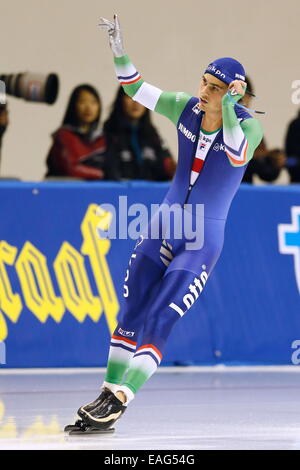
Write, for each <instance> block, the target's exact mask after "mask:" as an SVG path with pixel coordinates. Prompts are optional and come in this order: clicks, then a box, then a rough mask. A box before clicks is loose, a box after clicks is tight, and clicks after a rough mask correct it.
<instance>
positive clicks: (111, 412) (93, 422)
mask: <svg viewBox="0 0 300 470" xmlns="http://www.w3.org/2000/svg"><path fill="white" fill-rule="evenodd" d="M125 410H126V406H124V405H123V403H122V402H121V401H120V400H119V399H118V398H117V397H116V396H115V395H114V394H113V393H112V392H110V391H109V394H108V396H107V398H106V399H105V400H104V401H102V402H101V403H100V404H99V406H96V407H94V408H92V409H91V410H90V411H86V408H85V409H84V410H82V419H83V421H84V422H85V423H86V424H87V425H89V426H92V427H94V428H98V429H99V430H100V429H101V430H109V429H111V426H112V425H113V424H114V422H115V421H116V420H117V419H119V418H120V417H121V416H122V414H123V413H124V411H125Z"/></svg>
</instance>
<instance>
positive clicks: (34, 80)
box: [0, 72, 59, 105]
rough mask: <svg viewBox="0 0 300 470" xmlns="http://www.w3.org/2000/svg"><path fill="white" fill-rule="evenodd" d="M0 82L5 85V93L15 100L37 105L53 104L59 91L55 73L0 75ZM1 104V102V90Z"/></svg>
mask: <svg viewBox="0 0 300 470" xmlns="http://www.w3.org/2000/svg"><path fill="white" fill-rule="evenodd" d="M0 80H1V81H2V82H3V83H4V84H5V92H6V93H7V94H8V95H11V96H15V97H17V98H23V99H24V100H26V101H33V102H37V103H47V104H54V103H55V101H56V98H57V95H58V90H59V78H58V76H57V75H56V74H55V73H50V74H42V73H34V72H24V73H17V74H9V75H8V74H7V75H0ZM1 95H2V100H1V104H2V105H3V104H5V101H4V100H3V90H2V93H1Z"/></svg>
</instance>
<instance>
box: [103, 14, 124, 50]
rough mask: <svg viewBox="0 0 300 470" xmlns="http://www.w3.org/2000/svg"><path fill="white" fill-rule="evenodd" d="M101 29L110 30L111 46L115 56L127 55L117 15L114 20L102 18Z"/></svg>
mask: <svg viewBox="0 0 300 470" xmlns="http://www.w3.org/2000/svg"><path fill="white" fill-rule="evenodd" d="M98 26H100V28H101V29H104V30H105V31H107V32H108V36H109V43H110V47H111V49H112V51H113V54H114V56H115V57H123V56H124V55H125V51H124V45H123V37H122V32H121V27H120V23H119V19H118V17H117V15H114V21H110V20H107V19H106V18H100V23H99V25H98Z"/></svg>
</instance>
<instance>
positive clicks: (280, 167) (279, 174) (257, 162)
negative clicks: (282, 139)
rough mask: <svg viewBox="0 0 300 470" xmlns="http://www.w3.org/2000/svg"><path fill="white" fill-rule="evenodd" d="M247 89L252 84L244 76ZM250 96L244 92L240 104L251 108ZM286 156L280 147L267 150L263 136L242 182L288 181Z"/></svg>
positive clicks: (284, 182)
mask: <svg viewBox="0 0 300 470" xmlns="http://www.w3.org/2000/svg"><path fill="white" fill-rule="evenodd" d="M246 83H247V90H248V91H249V92H250V93H254V92H253V86H252V83H251V81H250V79H249V77H246ZM251 101H252V97H251V96H250V95H249V94H246V95H245V96H244V97H243V99H242V100H241V104H243V105H244V106H246V107H250V108H251ZM285 165H286V156H285V153H284V151H283V150H281V149H278V148H276V149H272V150H268V149H267V146H266V141H265V139H264V138H263V140H262V141H261V143H260V145H259V146H258V147H257V149H256V150H255V152H254V155H253V158H252V160H250V162H249V164H248V167H247V169H246V171H245V174H244V177H243V182H244V183H255V184H263V183H267V182H268V183H273V184H274V183H276V184H288V183H289V182H290V178H289V174H288V171H287V170H286V168H285Z"/></svg>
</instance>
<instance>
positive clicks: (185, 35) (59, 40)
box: [0, 0, 300, 180]
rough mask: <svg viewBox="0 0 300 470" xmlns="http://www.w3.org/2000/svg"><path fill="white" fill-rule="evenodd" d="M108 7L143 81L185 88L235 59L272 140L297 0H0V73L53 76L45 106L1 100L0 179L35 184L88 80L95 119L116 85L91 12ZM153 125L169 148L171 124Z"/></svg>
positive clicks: (288, 92)
mask: <svg viewBox="0 0 300 470" xmlns="http://www.w3.org/2000/svg"><path fill="white" fill-rule="evenodd" d="M115 12H116V13H118V14H119V17H120V21H121V24H122V27H123V34H124V40H125V46H126V51H127V53H128V55H129V56H130V57H131V60H132V61H133V63H134V64H135V65H136V67H137V68H138V70H139V71H140V72H141V73H142V75H143V78H144V79H145V80H147V81H148V82H150V83H152V84H153V85H156V86H158V87H160V88H162V89H164V90H169V91H176V90H182V91H186V92H189V93H191V94H194V93H196V92H197V89H198V83H199V79H200V76H201V74H202V73H203V70H204V68H205V67H206V66H207V65H208V63H209V62H210V61H211V60H213V59H216V58H218V57H223V56H232V57H234V58H236V59H238V60H240V61H241V62H242V63H243V64H244V66H245V68H246V71H247V73H248V74H249V75H250V77H251V78H252V80H253V81H254V85H255V90H256V93H257V95H258V96H259V97H260V99H259V100H257V101H256V107H257V109H262V110H266V111H267V112H268V114H267V116H266V117H262V118H259V119H261V120H262V122H263V126H264V128H265V135H266V139H267V142H268V144H269V145H271V146H281V145H283V139H284V135H285V131H286V125H287V123H288V122H289V121H290V120H291V119H292V118H293V117H294V116H295V115H296V113H297V110H298V107H297V106H296V105H295V104H293V103H292V100H291V96H292V88H291V85H292V82H293V81H294V80H297V79H298V80H300V66H299V52H300V41H299V18H300V2H299V0H286V1H285V2H282V1H280V0H274V1H270V0H269V1H264V2H263V1H261V0H252V1H249V2H237V1H232V0H227V1H224V0H213V1H205V0H203V1H199V0H185V1H182V0H165V1H163V0H161V1H160V0H152V1H150V2H146V1H142V0H139V1H138V0H127V1H124V0H123V1H122V0H111V1H104V0H86V1H85V2H83V1H79V0H26V1H20V0H10V1H9V2H4V0H1V28H0V43H1V66H0V73H12V72H13V73H14V72H21V71H26V70H30V71H36V72H46V73H47V72H56V73H58V74H59V76H60V79H61V90H60V95H59V99H58V101H57V102H56V104H55V105H54V106H48V105H44V104H43V105H42V104H32V103H27V102H25V101H22V100H19V99H16V98H10V97H9V109H10V121H11V122H10V125H9V129H8V131H7V133H6V134H5V136H4V139H3V150H2V164H1V175H2V176H8V175H15V176H19V177H21V178H22V179H25V180H40V179H42V178H43V175H44V173H45V158H46V154H47V152H48V149H49V146H50V143H51V139H50V134H51V133H52V132H53V131H54V130H55V129H56V128H57V127H58V126H59V124H60V122H61V120H62V117H63V114H64V111H65V108H66V104H67V100H68V97H69V94H70V92H71V90H72V89H73V88H74V87H75V86H76V85H78V84H80V83H83V82H89V83H91V84H92V85H94V86H96V87H97V88H98V90H99V91H100V94H101V96H102V99H103V105H104V116H103V117H104V118H105V117H106V116H107V113H108V110H109V106H110V104H111V101H112V99H113V97H114V94H115V91H116V89H117V86H118V84H117V81H116V78H115V74H114V68H113V61H112V54H111V51H110V48H109V46H108V39H107V36H106V34H105V33H104V32H102V31H101V30H100V29H98V28H97V27H96V25H97V23H98V20H99V18H100V16H105V17H107V18H112V16H113V13H115ZM154 122H155V123H156V125H157V126H158V127H159V129H160V132H161V134H162V135H163V136H164V137H165V139H166V141H167V143H168V144H169V146H170V148H171V149H172V150H173V152H176V148H177V142H176V132H175V129H174V126H173V125H172V124H171V123H169V122H168V120H167V119H165V118H163V117H161V116H157V115H155V116H154Z"/></svg>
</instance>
